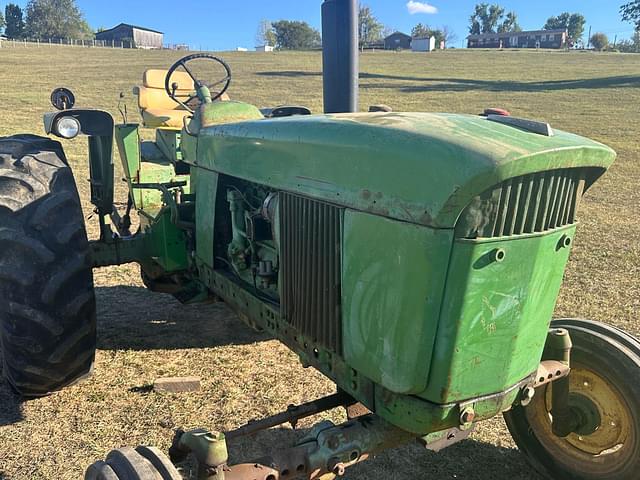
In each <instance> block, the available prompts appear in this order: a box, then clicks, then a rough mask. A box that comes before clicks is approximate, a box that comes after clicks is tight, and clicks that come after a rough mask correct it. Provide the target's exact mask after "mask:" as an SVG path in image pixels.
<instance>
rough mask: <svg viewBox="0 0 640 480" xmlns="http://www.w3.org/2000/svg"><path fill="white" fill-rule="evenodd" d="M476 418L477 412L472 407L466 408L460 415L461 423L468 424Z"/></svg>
mask: <svg viewBox="0 0 640 480" xmlns="http://www.w3.org/2000/svg"><path fill="white" fill-rule="evenodd" d="M475 418H476V412H474V411H473V409H472V408H466V409H465V410H464V411H463V412H462V414H461V415H460V423H462V424H463V425H464V424H467V423H471V422H473V420H474V419H475Z"/></svg>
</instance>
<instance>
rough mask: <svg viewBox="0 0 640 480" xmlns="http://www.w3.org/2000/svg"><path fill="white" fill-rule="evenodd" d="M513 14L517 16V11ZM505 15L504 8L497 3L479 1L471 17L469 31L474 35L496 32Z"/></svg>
mask: <svg viewBox="0 0 640 480" xmlns="http://www.w3.org/2000/svg"><path fill="white" fill-rule="evenodd" d="M512 13H513V12H512ZM513 15H514V16H515V13H514V14H513ZM503 17H504V8H503V7H502V6H500V5H498V4H497V3H496V4H493V5H489V4H488V3H478V4H477V5H476V6H475V10H474V12H473V15H471V18H470V19H469V23H470V25H469V33H471V34H472V35H479V34H481V33H496V30H498V29H499V25H500V22H501V20H502V19H503Z"/></svg>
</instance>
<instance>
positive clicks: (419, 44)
mask: <svg viewBox="0 0 640 480" xmlns="http://www.w3.org/2000/svg"><path fill="white" fill-rule="evenodd" d="M435 49H436V37H421V38H414V39H412V40H411V50H413V51H414V52H433V51H434V50H435Z"/></svg>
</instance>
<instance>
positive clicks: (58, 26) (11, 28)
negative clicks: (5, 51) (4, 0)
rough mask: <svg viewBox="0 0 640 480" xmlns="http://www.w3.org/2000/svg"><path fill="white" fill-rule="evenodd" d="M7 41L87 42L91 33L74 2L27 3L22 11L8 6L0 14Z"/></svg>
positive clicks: (39, 0)
mask: <svg viewBox="0 0 640 480" xmlns="http://www.w3.org/2000/svg"><path fill="white" fill-rule="evenodd" d="M2 28H4V34H5V35H6V36H7V37H9V38H15V39H22V38H38V39H52V40H58V39H64V38H73V39H78V40H80V39H85V40H86V39H91V38H93V37H94V32H93V31H92V30H91V27H89V24H88V23H87V22H86V20H85V19H84V16H83V15H82V12H81V11H80V9H79V8H78V6H77V5H76V2H75V0H29V2H28V3H27V5H26V7H25V9H24V11H23V9H22V8H20V6H19V5H16V4H15V3H9V4H7V5H6V7H5V9H4V15H2V12H0V29H2Z"/></svg>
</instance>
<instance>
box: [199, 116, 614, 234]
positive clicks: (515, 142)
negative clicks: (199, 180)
mask: <svg viewBox="0 0 640 480" xmlns="http://www.w3.org/2000/svg"><path fill="white" fill-rule="evenodd" d="M198 157H199V158H198V164H199V165H201V166H202V167H203V168H207V169H211V170H215V171H218V172H220V173H225V174H228V175H232V176H237V177H240V178H243V179H246V180H250V181H253V182H257V183H261V184H266V185H270V186H272V187H274V188H278V189H282V190H287V191H294V192H298V193H301V194H304V195H308V196H311V197H314V198H317V199H323V200H327V201H330V202H333V203H337V204H340V205H344V206H346V207H349V208H353V209H357V210H361V211H366V212H370V213H376V214H379V215H382V216H387V217H391V218H395V219H399V220H403V221H408V222H412V223H419V224H423V225H429V226H434V227H438V228H452V227H453V226H454V225H455V223H456V220H457V218H458V216H459V214H460V212H461V211H462V210H463V209H464V208H465V207H466V206H467V205H468V204H469V202H471V200H472V199H473V198H474V197H475V196H476V195H479V194H480V193H482V192H484V191H485V190H487V189H488V188H490V187H492V186H494V185H496V184H498V183H500V182H502V181H503V180H505V179H508V178H511V177H514V176H519V175H525V174H528V173H533V172H538V171H545V170H549V169H555V168H570V167H596V169H595V170H594V171H593V175H594V178H591V179H590V181H589V183H591V181H593V180H595V178H596V177H597V176H598V175H600V174H601V173H602V172H604V170H605V169H606V168H607V167H608V166H609V165H610V164H611V163H612V162H613V160H614V158H615V153H614V152H613V151H612V150H611V149H609V148H608V147H606V146H604V145H602V144H600V143H597V142H594V141H591V140H588V139H585V138H582V137H579V136H576V135H572V134H569V133H565V132H561V131H556V135H555V136H553V137H547V136H543V135H539V134H536V133H532V132H528V131H525V130H522V129H518V128H515V127H511V126H507V125H502V124H499V123H496V122H492V121H489V120H487V119H486V118H483V117H476V116H468V115H451V114H429V113H367V114H365V113H362V114H340V115H317V116H306V117H288V118H281V119H269V120H260V121H246V122H240V123H235V124H230V125H218V126H212V127H208V128H203V129H202V130H201V131H200V136H199V145H198Z"/></svg>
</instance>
